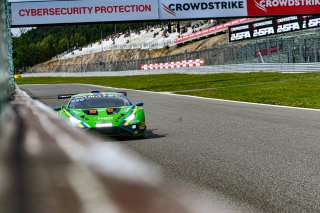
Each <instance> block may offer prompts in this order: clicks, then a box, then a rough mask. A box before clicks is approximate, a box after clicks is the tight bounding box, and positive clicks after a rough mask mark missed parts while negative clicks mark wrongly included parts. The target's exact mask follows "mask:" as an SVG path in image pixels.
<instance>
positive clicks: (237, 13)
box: [10, 0, 320, 27]
mask: <svg viewBox="0 0 320 213" xmlns="http://www.w3.org/2000/svg"><path fill="white" fill-rule="evenodd" d="M10 1H11V3H10V4H11V12H12V26H13V27H14V26H34V25H42V24H68V23H88V22H116V21H139V20H183V19H189V20H190V19H204V18H206V19H212V18H233V17H267V16H283V15H301V14H303V15H319V14H320V0H135V1H130V0H10ZM317 23H318V17H316V16H315V17H314V18H313V21H312V23H311V25H318V24H317Z"/></svg>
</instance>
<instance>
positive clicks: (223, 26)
mask: <svg viewBox="0 0 320 213" xmlns="http://www.w3.org/2000/svg"><path fill="white" fill-rule="evenodd" d="M252 20H254V19H252V18H241V19H236V20H233V21H229V22H227V23H224V24H220V25H216V26H213V27H210V28H208V29H205V30H201V31H199V32H196V33H191V34H188V35H184V36H181V37H179V38H176V39H175V40H174V41H175V43H179V42H184V41H187V40H190V39H193V38H198V37H202V36H206V35H210V34H214V33H217V32H221V31H225V30H226V29H227V28H228V27H229V26H233V25H237V24H240V23H244V22H249V21H252Z"/></svg>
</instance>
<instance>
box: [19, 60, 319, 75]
mask: <svg viewBox="0 0 320 213" xmlns="http://www.w3.org/2000/svg"><path fill="white" fill-rule="evenodd" d="M241 72H284V73H301V72H320V63H296V64H282V63H265V64H227V65H216V66H203V67H189V68H181V69H164V70H130V71H109V72H106V71H95V72H94V71H93V72H43V73H26V74H22V77H88V76H131V75H159V74H172V73H177V74H210V73H241Z"/></svg>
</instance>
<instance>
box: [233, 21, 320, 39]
mask: <svg viewBox="0 0 320 213" xmlns="http://www.w3.org/2000/svg"><path fill="white" fill-rule="evenodd" d="M319 26H320V17H319V16H309V17H307V16H288V17H279V18H270V19H264V20H260V21H254V22H251V23H247V24H240V25H235V26H232V27H229V41H230V42H232V41H240V40H245V39H250V38H258V37H263V36H268V35H275V34H281V33H286V32H294V31H298V30H303V29H308V28H313V27H319Z"/></svg>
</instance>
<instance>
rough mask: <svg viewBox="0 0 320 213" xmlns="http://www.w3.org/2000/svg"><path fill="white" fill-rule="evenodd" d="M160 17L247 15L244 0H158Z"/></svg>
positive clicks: (183, 17)
mask: <svg viewBox="0 0 320 213" xmlns="http://www.w3.org/2000/svg"><path fill="white" fill-rule="evenodd" d="M159 11H160V19H170V20H174V19H195V18H218V17H241V16H247V1H246V0H219V1H215V0H201V1H199V0H160V4H159Z"/></svg>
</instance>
